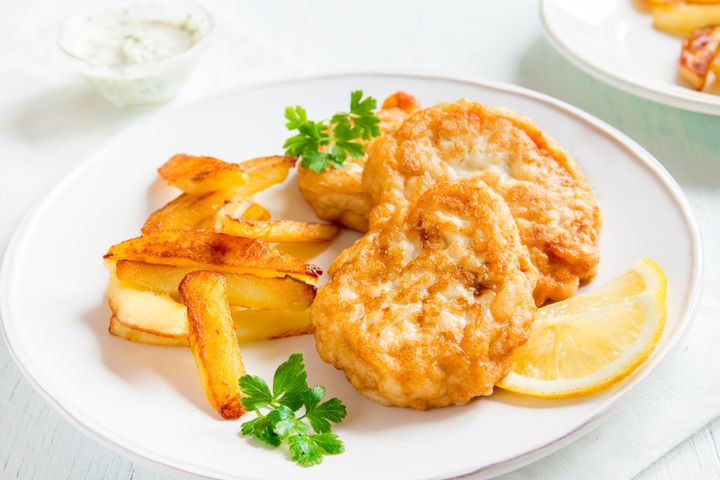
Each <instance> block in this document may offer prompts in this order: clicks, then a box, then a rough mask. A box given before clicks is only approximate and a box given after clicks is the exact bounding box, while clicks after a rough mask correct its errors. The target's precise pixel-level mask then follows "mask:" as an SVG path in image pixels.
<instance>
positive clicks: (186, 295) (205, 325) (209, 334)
mask: <svg viewBox="0 0 720 480" xmlns="http://www.w3.org/2000/svg"><path fill="white" fill-rule="evenodd" d="M180 297H181V298H182V301H183V303H184V304H185V306H186V307H187V318H188V340H189V341H190V350H192V352H193V357H195V366H196V367H197V371H198V374H199V375H200V383H201V384H202V387H203V390H204V391H205V396H206V397H207V399H208V401H209V402H210V405H212V407H213V408H214V409H215V410H216V411H217V412H218V413H219V414H220V416H222V417H223V418H226V419H235V418H239V417H240V416H242V414H243V413H245V409H244V408H243V406H242V404H241V403H240V398H241V397H242V392H241V391H240V386H239V385H238V378H240V377H241V376H243V375H245V366H244V365H243V363H242V357H241V356H240V347H238V343H237V339H236V338H235V324H234V323H233V320H232V316H231V315H230V305H229V304H228V301H227V285H226V281H225V276H224V275H223V274H222V273H218V272H204V271H195V272H190V273H188V274H187V275H186V276H185V278H183V280H182V282H180Z"/></svg>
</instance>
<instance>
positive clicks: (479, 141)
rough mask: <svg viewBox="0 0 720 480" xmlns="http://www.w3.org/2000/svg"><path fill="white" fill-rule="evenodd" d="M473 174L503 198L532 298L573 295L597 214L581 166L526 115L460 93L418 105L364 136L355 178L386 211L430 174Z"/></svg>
mask: <svg viewBox="0 0 720 480" xmlns="http://www.w3.org/2000/svg"><path fill="white" fill-rule="evenodd" d="M465 178H480V179H482V180H484V181H485V182H486V183H487V184H488V185H490V187H491V188H492V189H493V190H494V191H495V192H497V193H498V194H500V196H501V197H502V198H503V199H504V200H505V201H506V202H507V204H508V205H509V207H510V211H511V213H512V215H513V217H515V220H516V222H517V225H518V228H519V230H520V238H521V239H522V241H523V243H524V244H525V245H527V247H528V250H529V251H530V258H531V259H532V261H533V263H534V264H535V266H536V267H537V269H538V270H539V273H540V277H539V279H538V284H537V287H536V289H535V301H536V303H537V304H538V305H542V304H543V303H544V302H545V301H547V300H562V299H565V298H568V297H570V296H572V295H573V294H574V293H575V291H576V290H577V288H578V285H579V283H580V282H581V281H587V280H590V279H591V278H592V277H593V276H594V275H595V273H596V270H597V264H598V262H599V260H600V254H599V248H598V241H599V236H600V228H601V224H602V220H601V217H600V210H599V208H598V205H597V200H596V198H595V195H594V193H593V192H592V190H591V188H590V184H589V183H588V181H587V180H586V178H585V176H584V174H583V173H582V171H581V170H580V167H579V166H578V165H577V164H576V163H575V162H574V161H573V160H572V159H571V158H570V157H568V155H567V154H566V153H565V152H564V151H563V150H562V149H561V148H560V146H559V145H558V144H557V143H556V142H555V140H553V139H552V138H550V137H549V136H548V135H546V134H545V133H544V132H543V131H542V130H540V128H539V127H537V126H536V125H535V124H534V123H532V122H531V121H530V120H528V119H527V118H525V117H522V116H520V115H517V114H515V113H513V112H510V111H508V110H505V109H500V108H488V107H485V106H483V105H480V104H478V103H472V102H469V101H466V100H461V101H458V102H455V103H444V104H439V105H436V106H433V107H431V108H427V109H424V110H421V111H419V112H417V113H415V114H413V115H412V116H410V117H409V118H408V119H407V120H406V121H405V122H404V123H403V125H402V126H401V127H400V128H399V129H398V130H396V131H395V132H393V133H390V134H387V135H384V136H383V137H381V138H379V139H378V140H377V141H376V142H373V143H372V144H371V145H370V147H369V151H368V160H367V163H366V165H365V169H364V173H363V185H364V187H365V189H366V190H367V192H368V193H369V194H370V197H371V198H372V200H373V202H374V203H375V204H376V205H377V206H376V207H375V209H374V210H373V211H372V213H371V215H370V223H371V225H372V223H373V222H374V221H377V219H382V218H387V217H388V216H390V215H392V213H393V212H394V211H395V210H397V209H398V208H401V207H403V206H406V205H407V204H409V203H410V202H413V201H414V200H416V199H417V198H419V196H420V195H422V194H423V192H425V191H426V190H427V189H428V188H430V187H431V186H432V185H434V184H436V183H437V182H445V181H456V180H461V179H465Z"/></svg>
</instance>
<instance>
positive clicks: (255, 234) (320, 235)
mask: <svg viewBox="0 0 720 480" xmlns="http://www.w3.org/2000/svg"><path fill="white" fill-rule="evenodd" d="M216 227H217V228H218V231H219V232H221V233H226V234H228V235H236V236H238V237H245V238H255V239H258V240H265V241H268V242H327V241H329V240H330V239H332V237H334V236H335V234H337V232H338V230H339V229H338V227H337V226H336V225H333V224H330V223H305V222H295V221H292V220H248V219H245V218H237V217H231V216H220V215H218V222H217V224H216Z"/></svg>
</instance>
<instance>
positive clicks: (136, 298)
mask: <svg viewBox="0 0 720 480" xmlns="http://www.w3.org/2000/svg"><path fill="white" fill-rule="evenodd" d="M107 299H108V305H109V306H110V310H111V311H112V313H113V315H114V316H115V317H117V319H118V322H119V323H121V324H123V325H125V326H126V327H128V328H130V329H134V330H138V331H141V332H143V333H147V334H150V335H156V336H159V337H163V338H167V339H174V340H175V341H177V340H179V339H180V340H181V339H184V341H185V344H187V332H188V325H187V314H186V309H185V305H183V304H182V303H178V302H176V301H174V300H173V299H172V298H170V297H169V296H167V295H162V294H157V293H153V292H148V291H146V290H139V289H136V288H130V287H129V286H128V285H126V284H125V283H124V282H121V281H120V280H119V279H118V278H117V276H116V275H115V274H114V273H111V274H110V281H109V282H108V288H107ZM111 333H112V332H111Z"/></svg>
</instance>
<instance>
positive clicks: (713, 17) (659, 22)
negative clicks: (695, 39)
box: [653, 3, 720, 36]
mask: <svg viewBox="0 0 720 480" xmlns="http://www.w3.org/2000/svg"><path fill="white" fill-rule="evenodd" d="M712 25H720V5H702V4H696V5H689V4H685V3H678V4H672V5H668V6H667V7H660V8H657V9H655V10H654V12H653V26H654V27H655V28H657V29H658V30H662V31H664V32H668V33H673V34H675V35H682V36H685V35H689V34H690V33H692V32H693V31H694V30H697V29H698V28H702V27H708V26H712Z"/></svg>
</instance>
